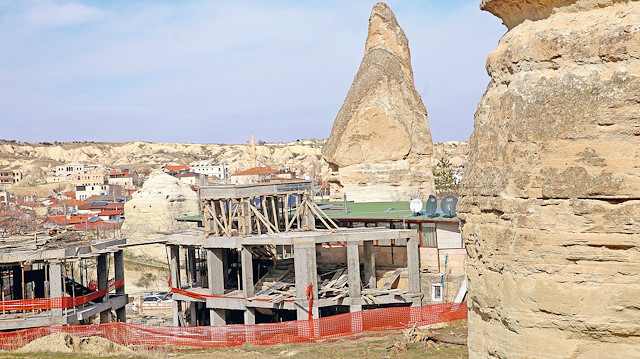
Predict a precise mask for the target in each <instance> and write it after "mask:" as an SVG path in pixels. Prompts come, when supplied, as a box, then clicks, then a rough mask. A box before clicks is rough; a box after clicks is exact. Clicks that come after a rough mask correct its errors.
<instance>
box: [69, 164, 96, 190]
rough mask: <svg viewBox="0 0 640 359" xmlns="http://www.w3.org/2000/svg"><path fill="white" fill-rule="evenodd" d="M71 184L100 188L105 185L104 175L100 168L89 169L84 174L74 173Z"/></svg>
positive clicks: (71, 175)
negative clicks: (99, 186)
mask: <svg viewBox="0 0 640 359" xmlns="http://www.w3.org/2000/svg"><path fill="white" fill-rule="evenodd" d="M68 176H70V177H71V184H73V185H74V186H98V185H103V184H104V174H103V173H102V170H101V169H100V168H98V167H94V168H87V169H86V170H85V171H84V172H82V173H72V174H70V175H68Z"/></svg>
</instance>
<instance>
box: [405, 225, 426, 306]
mask: <svg viewBox="0 0 640 359" xmlns="http://www.w3.org/2000/svg"><path fill="white" fill-rule="evenodd" d="M419 243H420V238H418V233H413V234H412V235H411V237H409V238H408V239H407V271H408V272H409V291H410V292H411V293H421V292H422V290H421V288H420V257H419V255H420V249H419V248H418V244H419ZM420 304H421V303H420V301H417V302H416V303H414V305H420Z"/></svg>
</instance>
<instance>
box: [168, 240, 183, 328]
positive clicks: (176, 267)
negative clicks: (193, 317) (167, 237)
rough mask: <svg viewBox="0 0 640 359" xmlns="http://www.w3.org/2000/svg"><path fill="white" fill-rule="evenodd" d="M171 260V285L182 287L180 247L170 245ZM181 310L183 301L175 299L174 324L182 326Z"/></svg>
mask: <svg viewBox="0 0 640 359" xmlns="http://www.w3.org/2000/svg"><path fill="white" fill-rule="evenodd" d="M169 253H170V254H169V256H170V257H169V260H170V261H171V263H170V267H171V268H170V270H171V286H172V287H174V288H180V247H178V246H169ZM180 312H182V302H181V301H179V300H174V301H173V325H175V326H180Z"/></svg>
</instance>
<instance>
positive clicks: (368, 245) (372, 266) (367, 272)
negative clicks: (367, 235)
mask: <svg viewBox="0 0 640 359" xmlns="http://www.w3.org/2000/svg"><path fill="white" fill-rule="evenodd" d="M363 252H364V253H363V255H364V258H363V261H364V282H365V283H366V284H369V288H370V289H374V288H376V287H377V284H378V283H377V281H376V257H375V255H374V253H373V241H364V251H363Z"/></svg>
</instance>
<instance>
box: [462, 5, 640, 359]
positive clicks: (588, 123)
mask: <svg viewBox="0 0 640 359" xmlns="http://www.w3.org/2000/svg"><path fill="white" fill-rule="evenodd" d="M481 6H482V7H483V9H485V10H488V11H491V12H492V13H493V14H495V15H497V16H499V17H500V18H502V20H503V22H504V23H505V24H506V25H507V26H508V27H509V28H510V30H509V31H508V32H507V33H506V34H505V35H504V36H503V37H502V39H501V40H500V42H499V44H498V47H497V48H496V49H495V50H494V51H493V52H491V53H490V54H489V55H488V58H487V71H488V73H489V75H490V76H491V81H490V83H489V85H488V88H487V91H486V92H485V94H484V96H483V97H482V99H481V100H480V103H479V105H478V110H477V112H476V117H475V130H474V132H473V134H472V136H471V138H470V140H469V157H468V162H467V166H466V173H465V177H464V179H463V184H462V186H463V189H462V191H463V198H462V200H461V203H460V205H459V212H458V213H459V216H460V217H461V219H462V221H463V229H462V235H463V238H464V239H465V243H466V246H467V253H468V258H467V279H468V290H469V292H468V295H467V300H468V304H469V357H470V358H582V357H585V358H587V357H588V358H596V357H601V358H607V357H618V358H638V357H640V325H638V323H640V305H639V304H638V303H639V302H640V165H639V164H640V116H638V114H639V113H640V56H639V55H640V26H638V24H640V3H638V2H618V1H604V0H600V1H599V0H577V1H576V0H571V1H567V0H555V1H554V0H546V1H545V0H536V1H531V0H487V1H484V2H483V3H482V5H481Z"/></svg>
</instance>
